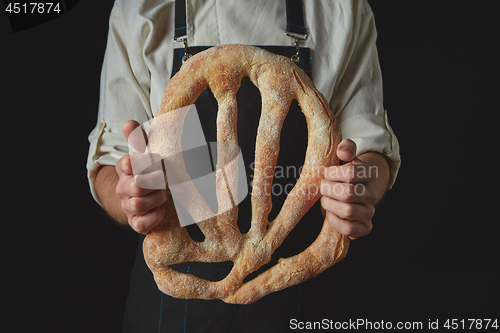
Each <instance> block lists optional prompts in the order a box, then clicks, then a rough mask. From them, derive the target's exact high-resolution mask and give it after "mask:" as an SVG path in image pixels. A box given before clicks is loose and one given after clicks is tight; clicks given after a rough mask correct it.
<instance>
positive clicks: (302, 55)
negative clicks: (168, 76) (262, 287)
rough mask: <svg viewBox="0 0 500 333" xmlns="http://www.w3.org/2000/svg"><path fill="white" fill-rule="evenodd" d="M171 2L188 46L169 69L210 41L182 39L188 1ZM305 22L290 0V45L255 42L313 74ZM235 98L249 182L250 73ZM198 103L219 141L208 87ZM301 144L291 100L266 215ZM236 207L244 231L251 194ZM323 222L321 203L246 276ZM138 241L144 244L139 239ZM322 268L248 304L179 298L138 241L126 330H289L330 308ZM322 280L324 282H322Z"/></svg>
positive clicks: (254, 102)
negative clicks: (161, 281) (303, 41)
mask: <svg viewBox="0 0 500 333" xmlns="http://www.w3.org/2000/svg"><path fill="white" fill-rule="evenodd" d="M175 5H176V8H175V15H176V22H175V24H176V30H175V31H176V40H178V41H184V43H185V44H184V45H185V46H184V48H178V49H175V50H174V61H173V67H172V76H173V75H174V74H175V73H176V72H177V71H178V70H179V69H180V67H181V66H182V63H183V58H184V59H186V58H187V57H186V55H194V54H196V53H198V52H201V51H203V50H205V49H207V48H209V47H207V46H192V47H190V46H188V45H187V43H186V41H187V38H185V39H183V37H185V36H186V28H185V22H186V20H185V18H186V12H185V10H186V9H185V0H180V1H179V0H178V1H176V4H175ZM303 22H304V21H303V12H302V1H301V0H287V29H286V32H287V35H289V36H290V37H292V38H294V37H295V38H298V39H294V42H295V45H294V46H259V47H261V48H264V49H266V50H268V51H270V52H273V53H276V54H280V55H284V56H287V57H290V58H292V57H294V56H295V57H294V58H293V59H294V61H296V63H297V64H298V65H299V66H300V67H301V68H302V69H303V70H304V71H305V72H306V73H307V74H308V75H309V76H311V57H310V50H309V49H308V48H302V47H298V46H297V42H298V41H299V40H300V37H301V36H305V35H306V31H305V27H304V23H303ZM237 101H238V140H239V141H238V143H239V145H240V148H241V152H242V154H243V160H244V162H245V167H246V174H247V177H248V181H249V182H250V181H251V175H252V174H253V169H252V163H253V161H254V153H255V138H256V134H257V127H258V123H259V119H260V110H261V98H260V93H259V90H258V89H257V88H256V87H255V86H254V85H253V83H252V82H251V81H250V80H249V79H248V78H244V79H243V80H242V83H241V87H240V89H239V91H238V93H237ZM195 104H196V108H197V111H198V115H199V118H200V121H201V124H202V128H203V131H204V134H205V139H206V141H207V142H216V141H217V139H216V117H217V101H216V100H215V98H214V96H213V95H212V93H211V91H210V89H206V90H205V91H204V92H203V93H202V94H201V95H200V97H199V98H198V100H197V101H196V103H195ZM306 148H307V124H306V121H305V118H304V116H303V114H302V112H301V111H300V107H299V106H298V104H297V102H296V101H293V102H292V105H291V107H290V111H289V113H288V115H287V117H286V119H285V121H284V124H283V129H282V132H281V144H280V152H279V157H278V162H277V168H276V169H277V171H276V173H275V178H274V183H273V184H277V185H273V186H275V187H273V188H275V189H276V191H274V193H273V194H274V196H273V208H272V210H271V213H270V215H269V220H270V221H272V220H273V219H274V217H275V216H276V215H277V214H278V212H279V211H280V209H281V206H282V204H283V202H284V201H285V198H286V191H285V190H284V189H286V188H288V189H290V188H291V187H290V186H288V187H287V185H288V184H291V183H295V182H296V180H297V178H298V177H299V175H298V174H297V172H296V171H297V170H299V168H300V166H302V165H303V162H304V157H305V151H306ZM280 189H282V191H280ZM250 191H251V188H249V193H250ZM280 192H281V193H280ZM238 214H239V215H238V226H239V227H240V230H241V231H242V233H245V232H246V231H247V230H248V229H249V227H250V220H251V204H250V195H248V196H247V197H246V199H245V200H243V201H242V202H241V203H240V205H239V207H238ZM322 223H323V216H322V213H321V209H320V206H319V202H318V203H316V205H315V206H313V207H312V208H311V210H310V211H309V212H308V213H307V214H306V215H305V216H304V218H303V219H302V221H301V222H299V224H298V225H297V226H296V227H295V228H294V229H293V230H292V232H291V233H290V234H289V236H288V237H287V238H286V239H285V241H284V242H283V244H282V245H281V246H280V247H279V248H278V249H277V250H276V251H275V253H274V254H273V257H272V260H271V262H270V263H268V264H267V265H264V266H263V267H261V269H259V270H258V271H257V272H254V273H252V274H251V275H249V276H248V277H247V278H246V280H250V279H252V278H253V277H255V276H257V275H258V274H259V273H260V272H263V271H264V270H266V269H267V268H269V267H271V266H272V265H274V264H276V263H277V261H278V259H279V258H281V257H289V256H293V255H295V254H298V253H300V252H302V251H303V250H304V249H305V248H307V247H308V246H309V245H310V244H311V243H312V242H313V241H314V240H315V239H316V237H317V235H318V234H319V231H320V229H321V226H322ZM186 228H187V230H188V232H189V234H190V235H191V237H192V238H193V239H195V240H197V241H200V240H202V239H203V234H202V233H201V231H200V230H199V228H198V227H197V226H196V224H194V225H190V226H187V227H186ZM140 244H141V245H142V239H141V242H140ZM171 267H172V268H174V269H176V270H178V271H180V272H188V273H190V274H193V275H196V276H198V277H200V278H204V279H207V280H212V281H218V280H221V279H223V278H224V277H225V276H226V275H227V274H228V273H229V271H230V269H231V263H197V262H194V263H193V262H191V263H182V264H177V265H172V266H171ZM329 271H331V270H329ZM327 275H329V272H328V270H327V272H324V273H322V274H321V275H320V276H319V277H316V278H315V279H313V280H311V281H313V283H311V281H308V282H305V283H302V284H301V285H299V286H293V287H290V288H287V289H285V290H282V291H279V292H275V293H272V294H270V295H268V296H265V297H264V298H262V299H260V300H258V301H257V302H255V303H253V304H250V305H233V304H226V303H224V302H222V301H220V300H183V299H176V298H173V297H170V296H168V295H166V294H163V293H161V292H160V291H159V290H158V288H157V286H156V284H155V282H154V280H153V275H152V273H151V271H150V270H149V268H148V267H147V266H146V264H145V262H144V257H143V254H142V247H141V246H139V249H138V251H137V257H136V263H135V265H134V269H133V272H132V278H131V286H130V291H129V296H128V299H127V307H126V311H125V320H124V332H141V333H143V332H186V333H187V332H190V333H191V332H238V333H244V332H251V333H255V332H286V331H289V330H290V320H292V319H297V320H305V318H306V317H308V318H311V319H312V318H313V317H316V316H317V315H318V314H321V313H322V312H323V313H324V315H325V316H327V313H332V311H333V310H334V309H333V308H332V307H331V306H329V308H326V309H325V308H324V307H325V305H326V304H325V301H324V298H326V299H331V298H332V297H333V296H332V295H330V294H331V293H332V292H334V291H333V289H334V288H332V287H331V286H330V287H329V286H328V284H331V283H332V282H333V281H331V279H332V278H331V274H330V277H328V276H327ZM246 280H245V281H246ZM325 280H326V281H328V282H327V283H323V282H321V281H325ZM325 288H326V289H327V290H325ZM309 290H313V292H309ZM325 310H326V313H325ZM308 313H310V315H308ZM330 317H331V316H330ZM326 318H328V316H327V317H326ZM311 319H310V320H311ZM321 319H322V318H320V319H319V320H321Z"/></svg>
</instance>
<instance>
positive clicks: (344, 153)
mask: <svg viewBox="0 0 500 333" xmlns="http://www.w3.org/2000/svg"><path fill="white" fill-rule="evenodd" d="M337 157H338V158H339V159H340V160H341V161H343V162H349V161H352V160H353V159H354V158H355V157H356V143H354V141H352V140H351V139H344V140H342V141H341V142H340V143H339V145H338V146H337Z"/></svg>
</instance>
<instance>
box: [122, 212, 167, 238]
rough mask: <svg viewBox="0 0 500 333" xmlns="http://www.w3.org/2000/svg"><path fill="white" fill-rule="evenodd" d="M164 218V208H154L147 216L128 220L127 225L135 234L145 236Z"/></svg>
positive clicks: (138, 216)
mask: <svg viewBox="0 0 500 333" xmlns="http://www.w3.org/2000/svg"><path fill="white" fill-rule="evenodd" d="M164 216H165V208H164V207H163V206H160V207H156V208H154V209H152V210H150V211H149V212H148V213H147V214H144V215H137V216H134V217H132V218H131V219H129V225H130V227H131V228H132V229H134V230H135V231H136V232H138V233H140V234H144V235H146V234H147V233H149V231H151V229H153V228H154V227H156V226H157V225H158V223H160V221H161V220H162V219H163V217H164Z"/></svg>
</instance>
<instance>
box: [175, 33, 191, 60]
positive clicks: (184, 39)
mask: <svg viewBox="0 0 500 333" xmlns="http://www.w3.org/2000/svg"><path fill="white" fill-rule="evenodd" d="M174 41H176V42H182V43H183V44H184V55H183V56H182V63H184V62H186V60H188V59H189V58H191V56H192V54H190V53H189V51H188V39H187V36H181V37H174Z"/></svg>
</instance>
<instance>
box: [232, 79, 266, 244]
mask: <svg viewBox="0 0 500 333" xmlns="http://www.w3.org/2000/svg"><path fill="white" fill-rule="evenodd" d="M236 100H237V102H238V145H239V146H240V148H241V151H242V154H243V161H244V164H245V171H246V175H247V184H248V195H247V197H246V198H245V199H244V200H243V201H242V202H240V204H239V206H238V228H239V230H240V232H241V233H242V234H245V233H247V232H248V230H249V229H250V223H251V221H252V203H251V193H252V187H251V182H252V179H253V173H254V169H255V140H256V138H257V129H258V127H259V121H260V115H261V110H262V97H261V95H260V91H259V89H258V88H257V87H256V86H255V85H254V84H253V83H252V81H250V78H248V77H244V78H243V79H242V80H241V86H240V89H239V90H238V92H237V93H236Z"/></svg>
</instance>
